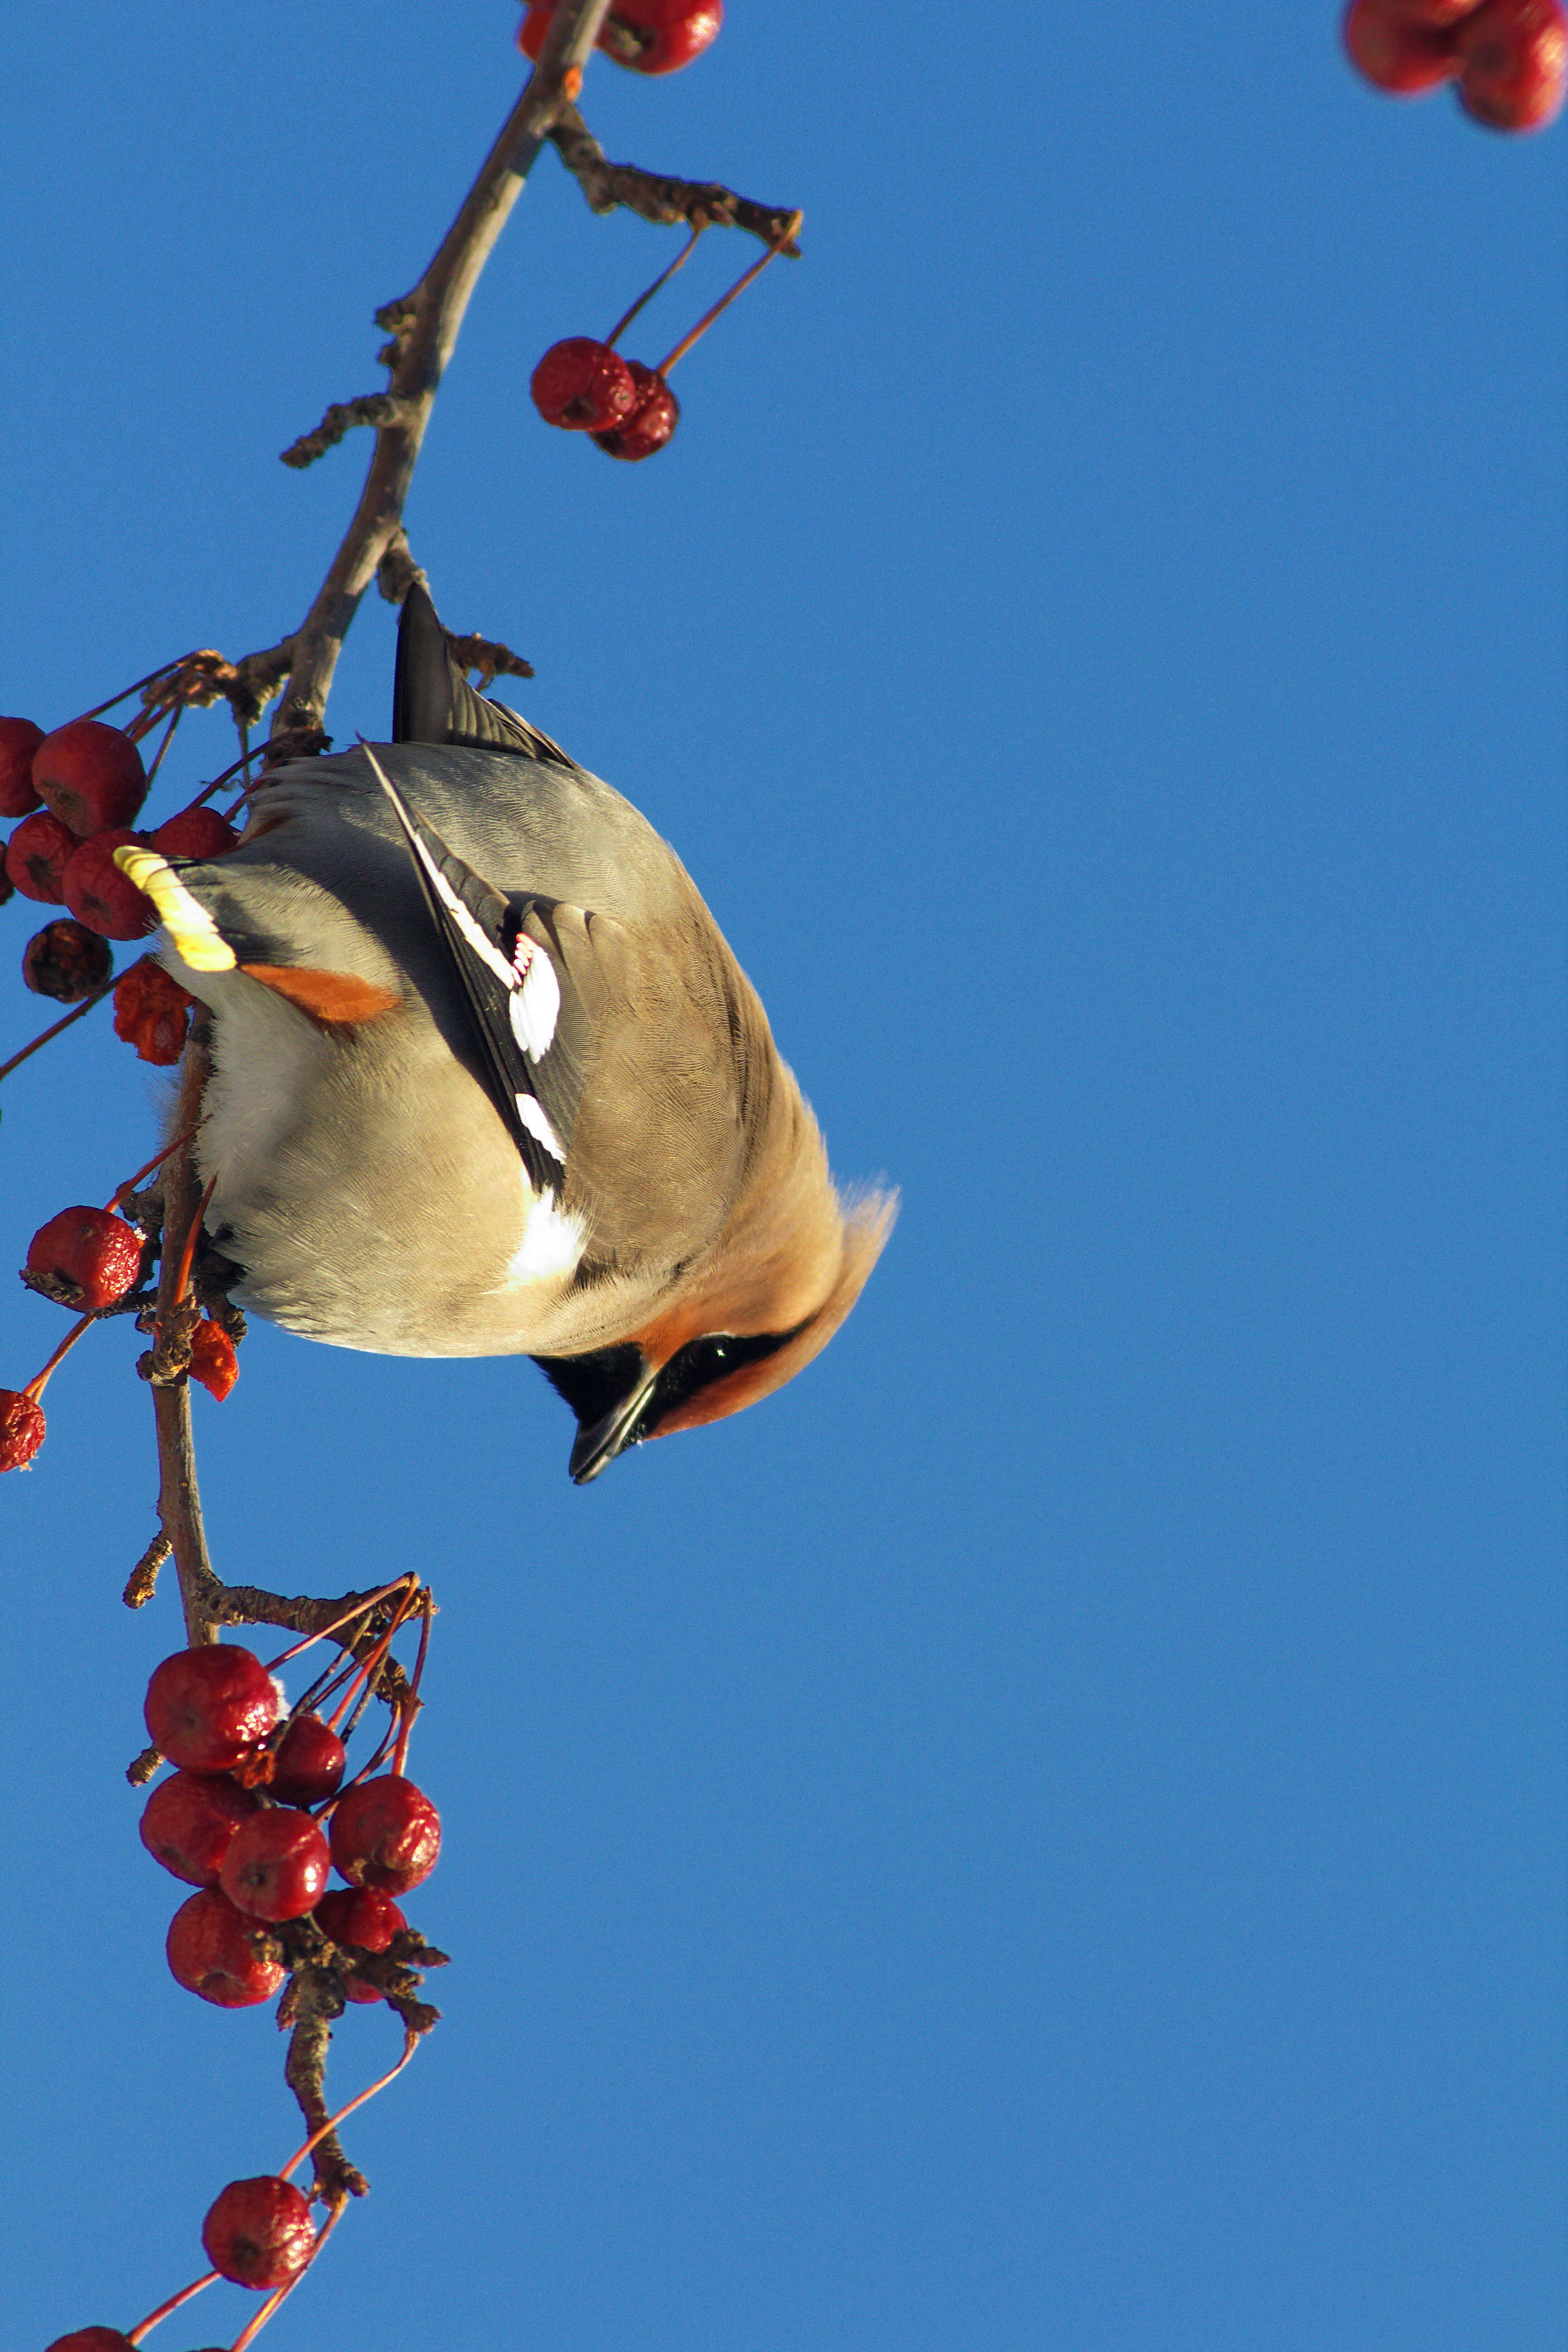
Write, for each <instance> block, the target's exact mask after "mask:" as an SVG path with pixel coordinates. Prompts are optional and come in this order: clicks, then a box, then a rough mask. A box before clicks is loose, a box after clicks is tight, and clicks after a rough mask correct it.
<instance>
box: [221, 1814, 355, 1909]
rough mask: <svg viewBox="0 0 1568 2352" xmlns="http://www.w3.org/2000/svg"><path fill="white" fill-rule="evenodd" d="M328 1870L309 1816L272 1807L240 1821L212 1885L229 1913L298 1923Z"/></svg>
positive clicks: (324, 1847)
mask: <svg viewBox="0 0 1568 2352" xmlns="http://www.w3.org/2000/svg"><path fill="white" fill-rule="evenodd" d="M331 1866H332V1863H331V1854H330V1853H328V1852H327V1841H326V1839H325V1838H324V1837H323V1836H322V1835H321V1831H320V1830H319V1829H318V1828H317V1827H316V1824H315V1822H313V1821H312V1820H311V1819H310V1814H309V1813H300V1812H296V1811H295V1810H294V1808H293V1807H292V1806H291V1805H274V1806H271V1807H269V1808H268V1811H266V1812H258V1813H252V1815H251V1816H250V1818H249V1820H248V1821H245V1822H241V1823H240V1824H239V1827H238V1828H237V1830H236V1831H235V1833H234V1835H233V1837H232V1838H231V1839H230V1840H229V1843H228V1851H227V1852H226V1853H225V1855H224V1858H223V1864H222V1867H221V1868H220V1870H219V1872H218V1884H219V1885H220V1886H221V1887H222V1888H223V1891H224V1893H225V1894H226V1895H227V1897H228V1899H229V1901H230V1902H231V1903H232V1904H233V1905H234V1907H235V1909H236V1910H237V1911H243V1912H245V1913H246V1914H247V1916H249V1917H250V1918H252V1919H302V1918H303V1917H304V1916H305V1914H306V1912H307V1911H313V1910H314V1909H315V1907H316V1905H317V1903H318V1901H319V1900H320V1899H321V1894H322V1892H323V1891H324V1889H325V1887H326V1884H327V1873H328V1872H329V1871H330V1870H331Z"/></svg>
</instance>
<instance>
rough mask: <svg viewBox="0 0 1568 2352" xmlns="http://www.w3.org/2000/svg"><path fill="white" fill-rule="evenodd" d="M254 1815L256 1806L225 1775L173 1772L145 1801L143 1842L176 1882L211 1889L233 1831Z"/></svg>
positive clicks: (247, 1794)
mask: <svg viewBox="0 0 1568 2352" xmlns="http://www.w3.org/2000/svg"><path fill="white" fill-rule="evenodd" d="M259 1810H260V1801H259V1800H258V1798H256V1797H253V1796H252V1795H251V1793H250V1790H248V1789H242V1788H241V1787H240V1786H239V1784H238V1782H237V1781H236V1780H229V1779H228V1778H227V1777H226V1774H224V1773H221V1772H176V1773H175V1774H174V1777H173V1779H172V1780H160V1781H159V1783H158V1785H157V1787H156V1788H155V1789H154V1790H153V1793H152V1795H151V1796H150V1797H149V1798H148V1800H147V1802H146V1805H145V1807H144V1809H143V1811H142V1844H143V1845H144V1846H145V1847H146V1849H147V1851H148V1853H150V1854H151V1855H152V1857H153V1861H154V1862H161V1863H162V1864H163V1867H164V1869H165V1870H169V1871H173V1873H174V1876H175V1877H176V1878H184V1879H186V1880H188V1882H189V1883H190V1885H192V1886H216V1885H217V1876H218V1870H219V1867H220V1865H221V1864H222V1862H223V1858H224V1855H225V1854H226V1853H227V1852H228V1849H229V1843H230V1841H231V1840H232V1839H233V1836H234V1833H235V1832H236V1830H237V1828H238V1827H239V1825H240V1823H241V1822H243V1821H247V1820H248V1819H249V1817H250V1815H251V1814H252V1813H254V1812H258V1811H259Z"/></svg>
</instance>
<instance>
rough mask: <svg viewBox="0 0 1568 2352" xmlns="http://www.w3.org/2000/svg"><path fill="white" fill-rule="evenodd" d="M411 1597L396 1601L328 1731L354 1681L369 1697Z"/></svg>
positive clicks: (348, 1701)
mask: <svg viewBox="0 0 1568 2352" xmlns="http://www.w3.org/2000/svg"><path fill="white" fill-rule="evenodd" d="M413 1599H414V1594H413V1592H412V1591H409V1592H405V1594H404V1596H403V1599H402V1600H401V1601H399V1602H398V1604H397V1610H396V1613H395V1616H394V1617H393V1620H392V1622H391V1624H390V1625H389V1626H388V1627H387V1629H386V1631H385V1633H384V1634H383V1635H382V1637H381V1639H380V1641H379V1642H378V1643H376V1645H375V1647H374V1650H373V1651H372V1652H371V1654H370V1655H369V1656H368V1657H367V1658H365V1659H364V1660H363V1662H362V1664H361V1665H360V1669H359V1672H358V1674H356V1675H355V1676H354V1678H353V1682H351V1683H350V1685H349V1686H348V1689H347V1690H346V1691H345V1692H344V1693H343V1696H342V1702H341V1704H340V1706H339V1707H338V1710H337V1713H336V1714H335V1715H334V1716H333V1717H331V1721H330V1722H329V1724H328V1726H327V1728H328V1730H329V1731H336V1730H337V1727H338V1725H339V1724H340V1723H341V1722H342V1718H343V1717H344V1715H346V1714H347V1712H348V1709H349V1707H350V1706H351V1705H352V1704H353V1696H354V1685H355V1684H356V1683H359V1682H360V1681H362V1680H363V1684H364V1692H363V1696H364V1697H365V1698H366V1699H368V1698H369V1697H370V1696H371V1692H372V1689H373V1687H374V1682H375V1678H376V1675H378V1674H379V1673H380V1671H381V1668H382V1664H383V1662H384V1659H385V1657H386V1654H387V1652H388V1651H389V1650H390V1649H391V1647H392V1644H393V1643H394V1641H395V1639H396V1636H397V1634H398V1633H400V1631H401V1630H402V1628H403V1625H404V1623H405V1621H406V1620H407V1619H408V1618H409V1617H410V1616H412V1614H413V1608H412V1602H413ZM352 1728H353V1726H352V1725H351V1726H350V1729H351V1730H352ZM347 1736H348V1735H347V1733H346V1732H345V1733H344V1734H343V1735H342V1737H343V1738H347ZM384 1744H385V1743H384V1742H383V1745H384ZM377 1752H378V1753H379V1752H380V1751H379V1750H378V1751H377ZM372 1761H373V1762H374V1758H373V1759H372ZM366 1769H368V1767H367V1768H366ZM354 1778H355V1779H356V1780H358V1779H361V1778H363V1775H362V1774H360V1773H356V1774H355V1776H354ZM351 1786H352V1783H351ZM339 1793H340V1794H341V1793H342V1792H341V1791H340V1792H339Z"/></svg>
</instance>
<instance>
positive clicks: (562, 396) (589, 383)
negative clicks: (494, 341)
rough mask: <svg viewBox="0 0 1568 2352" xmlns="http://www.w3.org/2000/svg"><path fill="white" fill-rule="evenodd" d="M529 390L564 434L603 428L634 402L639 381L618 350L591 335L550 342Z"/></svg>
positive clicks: (629, 410) (620, 417)
mask: <svg viewBox="0 0 1568 2352" xmlns="http://www.w3.org/2000/svg"><path fill="white" fill-rule="evenodd" d="M528 389H529V392H530V393H531V395H532V399H533V404H534V406H535V408H537V409H538V411H539V413H540V415H541V416H542V417H543V419H544V421H545V423H546V424H547V425H560V426H562V428H563V430H564V431H566V432H568V433H602V432H606V431H608V429H609V428H610V426H611V425H619V424H620V423H621V422H622V420H623V419H624V418H626V417H627V416H629V415H631V413H632V411H633V409H634V408H635V407H636V406H637V384H636V383H635V382H634V380H633V376H632V372H631V370H630V368H629V367H628V366H627V365H626V362H625V360H624V359H622V357H621V355H620V353H619V352H616V351H612V350H611V348H610V346H609V344H608V343H596V342H595V341H594V339H593V337H592V336H591V335H569V336H568V337H567V339H566V341H564V342H562V343H552V344H551V346H550V349H549V350H548V351H547V352H545V354H544V357H543V358H542V360H541V361H540V362H539V365H538V366H537V367H536V368H535V369H534V371H533V373H532V375H531V377H530V378H529V384H528Z"/></svg>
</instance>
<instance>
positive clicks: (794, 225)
mask: <svg viewBox="0 0 1568 2352" xmlns="http://www.w3.org/2000/svg"><path fill="white" fill-rule="evenodd" d="M804 219H805V214H804V213H791V215H790V216H789V219H788V220H787V221H786V222H785V224H784V227H783V228H782V229H781V230H780V231H779V234H778V236H776V237H775V238H774V239H773V243H772V245H770V246H769V247H768V249H767V251H766V253H764V254H763V257H762V259H761V260H760V261H753V262H752V266H751V268H750V269H748V270H747V271H745V273H744V275H743V276H742V277H740V278H736V280H735V283H734V284H733V286H731V289H730V291H729V292H728V293H727V294H721V295H720V297H719V299H718V300H717V302H715V303H714V305H713V308H712V309H711V310H708V311H705V312H704V314H703V316H702V317H701V318H700V319H699V320H698V321H697V324H696V325H695V326H694V327H693V328H692V330H691V332H690V333H689V335H683V336H682V337H681V340H680V341H679V342H678V343H677V345H676V346H675V349H674V350H673V351H672V352H671V353H670V354H669V357H668V359H667V360H660V362H659V363H658V367H657V368H656V369H655V370H654V373H655V374H656V375H663V376H667V375H668V373H669V371H670V369H671V368H672V367H673V366H674V365H675V362H676V361H677V360H683V359H684V358H685V357H686V354H687V352H689V350H690V349H691V346H692V344H693V343H695V342H698V341H700V340H701V338H702V337H703V336H704V335H705V334H706V333H707V332H708V330H709V328H710V326H711V325H712V324H713V321H714V320H715V319H716V318H717V317H718V316H719V313H720V312H721V310H728V309H729V307H730V305H731V302H732V301H733V300H734V299H735V297H736V295H737V294H743V293H744V292H745V290H746V289H747V287H748V286H749V285H750V284H751V282H752V278H760V277H761V276H762V274H763V270H764V269H765V268H767V266H768V264H769V262H770V261H773V260H774V259H776V257H778V255H779V254H781V253H782V252H783V251H784V247H785V246H786V245H793V244H794V242H795V237H796V236H797V234H798V233H799V229H800V225H801V223H802V221H803V220H804Z"/></svg>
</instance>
